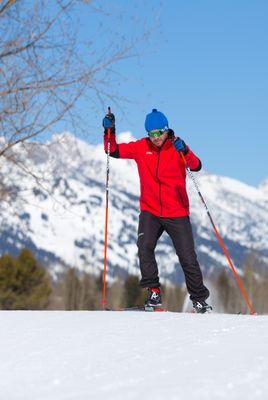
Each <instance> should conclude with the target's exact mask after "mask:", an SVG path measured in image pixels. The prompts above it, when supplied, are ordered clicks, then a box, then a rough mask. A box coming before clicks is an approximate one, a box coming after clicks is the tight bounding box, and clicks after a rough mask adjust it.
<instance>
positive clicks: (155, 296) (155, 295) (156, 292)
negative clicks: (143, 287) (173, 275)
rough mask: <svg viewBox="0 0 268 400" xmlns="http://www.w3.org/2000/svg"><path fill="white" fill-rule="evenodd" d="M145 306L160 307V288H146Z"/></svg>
mask: <svg viewBox="0 0 268 400" xmlns="http://www.w3.org/2000/svg"><path fill="white" fill-rule="evenodd" d="M145 306H148V307H161V306H162V300H161V290H160V288H148V297H147V300H146V301H145Z"/></svg>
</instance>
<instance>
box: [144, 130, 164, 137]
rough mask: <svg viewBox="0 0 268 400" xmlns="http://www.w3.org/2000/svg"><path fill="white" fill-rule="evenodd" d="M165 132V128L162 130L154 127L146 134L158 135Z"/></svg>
mask: <svg viewBox="0 0 268 400" xmlns="http://www.w3.org/2000/svg"><path fill="white" fill-rule="evenodd" d="M165 132H166V130H164V129H155V130H153V131H150V132H148V135H149V137H160V136H161V135H163V133H165Z"/></svg>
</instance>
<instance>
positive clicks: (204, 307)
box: [193, 300, 212, 314]
mask: <svg viewBox="0 0 268 400" xmlns="http://www.w3.org/2000/svg"><path fill="white" fill-rule="evenodd" d="M193 307H194V310H195V312H197V313H199V314H205V313H209V312H211V311H212V307H211V306H209V305H208V304H207V303H206V302H205V301H204V300H201V301H196V300H193Z"/></svg>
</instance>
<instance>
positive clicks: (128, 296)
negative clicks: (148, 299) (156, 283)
mask: <svg viewBox="0 0 268 400" xmlns="http://www.w3.org/2000/svg"><path fill="white" fill-rule="evenodd" d="M124 286H125V304H126V307H134V306H138V305H141V304H143V303H144V293H143V291H142V289H141V287H140V283H139V278H138V277H137V276H135V275H129V276H128V277H127V279H126V280H125V285H124Z"/></svg>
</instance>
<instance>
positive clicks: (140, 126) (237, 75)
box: [85, 0, 268, 185]
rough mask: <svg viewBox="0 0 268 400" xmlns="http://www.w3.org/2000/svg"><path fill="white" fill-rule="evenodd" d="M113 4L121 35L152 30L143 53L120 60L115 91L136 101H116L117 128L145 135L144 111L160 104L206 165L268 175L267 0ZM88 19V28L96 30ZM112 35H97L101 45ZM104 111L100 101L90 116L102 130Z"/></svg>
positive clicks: (241, 174) (254, 180) (246, 175)
mask: <svg viewBox="0 0 268 400" xmlns="http://www.w3.org/2000/svg"><path fill="white" fill-rule="evenodd" d="M144 3H145V4H144ZM107 4H110V5H111V8H110V9H111V11H112V12H113V11H118V10H121V12H123V14H122V23H121V24H118V23H114V25H113V24H112V31H113V34H114V37H115V38H116V37H117V35H118V36H120V35H122V34H126V36H131V35H132V34H133V32H137V31H138V30H139V29H140V31H142V30H143V29H145V30H146V29H147V28H148V29H150V36H149V38H148V39H144V40H143V41H141V42H140V43H139V44H138V45H137V48H136V49H135V50H136V51H137V53H138V56H137V57H135V58H129V59H126V60H123V61H122V62H120V63H119V64H117V65H116V66H114V67H113V69H114V70H115V71H116V72H117V73H118V74H120V78H117V82H116V83H115V91H116V92H118V93H119V94H121V95H123V96H125V97H126V98H127V99H128V100H129V101H130V102H131V103H129V102H128V101H122V102H121V103H120V106H121V108H122V109H123V110H124V113H122V112H121V110H120V109H119V107H117V106H116V105H114V104H111V105H112V107H113V111H114V113H115V114H116V116H117V130H118V132H120V131H125V130H131V131H132V132H133V134H134V136H135V137H137V138H140V137H142V136H144V135H145V131H144V119H145V115H146V113H148V112H150V111H151V109H152V108H158V109H159V110H160V111H162V112H164V113H165V114H166V116H167V118H168V120H169V125H170V127H172V128H173V129H174V131H175V132H176V134H177V135H178V136H181V137H182V138H183V139H184V140H185V141H186V143H188V144H189V145H190V147H191V148H192V149H193V150H194V151H195V152H196V153H197V155H199V156H200V158H201V159H202V161H203V165H204V168H205V169H206V170H207V171H209V172H212V173H216V174H220V175H226V176H230V177H234V178H237V179H239V180H242V181H244V182H246V183H249V184H252V185H258V184H259V183H260V182H261V181H262V180H263V179H264V178H266V177H268V162H267V159H268V76H267V73H268V24H267V17H268V2H267V1H266V0H255V1H253V0H218V1H215V0H187V1H186V0H184V1H182V0H177V1H176V0H166V1H163V2H161V1H145V2H142V1H136V0H133V1H132V2H131V1H129V2H126V1H123V0H117V1H115V0H114V1H110V2H108V3H107ZM133 15H134V18H131V16H132V17H133ZM135 16H136V18H137V21H135ZM99 18H102V16H98V18H97V19H99ZM103 18H104V24H105V23H106V22H105V17H103ZM106 21H108V19H107V18H106ZM94 23H96V21H95V22H94ZM85 26H87V24H86V25H85ZM89 26H90V27H89ZM89 26H88V28H85V29H91V30H92V24H91V25H89ZM105 40H107V37H106V38H105V37H104V36H103V37H101V36H100V37H99V38H98V46H100V48H101V46H103V45H104V43H105ZM115 40H116V39H115ZM120 80H121V81H120ZM102 116H103V109H102V108H101V107H100V110H99V111H97V112H96V113H95V114H94V116H90V115H89V116H88V117H89V118H90V119H91V122H92V124H93V126H92V131H94V132H96V131H98V129H99V127H98V124H99V121H100V120H101V118H102ZM95 135H96V133H95ZM92 138H93V139H92V140H93V141H94V140H97V141H98V140H99V139H98V138H97V136H95V138H94V135H93V136H92ZM96 138H97V139H96Z"/></svg>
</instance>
